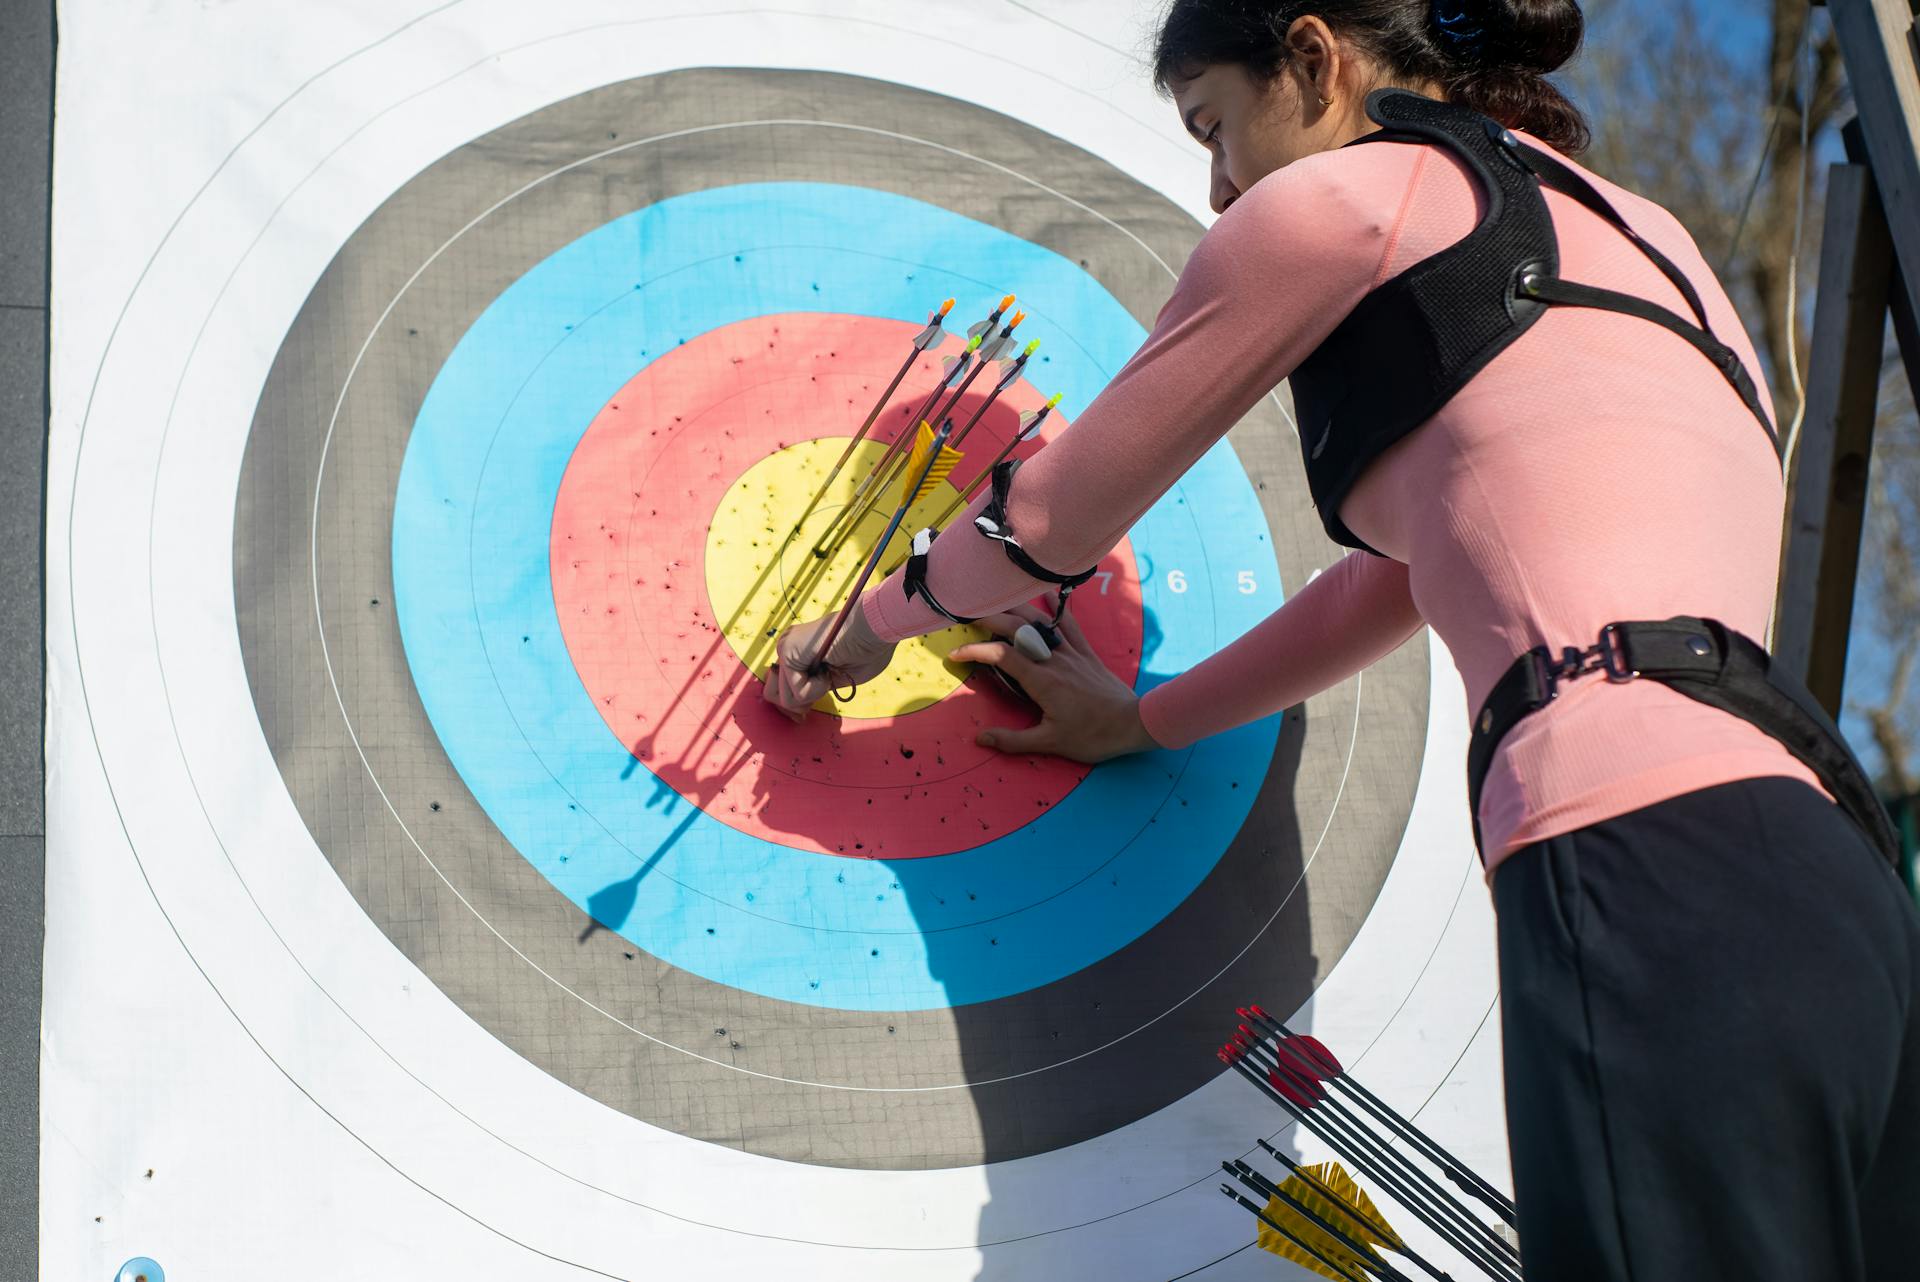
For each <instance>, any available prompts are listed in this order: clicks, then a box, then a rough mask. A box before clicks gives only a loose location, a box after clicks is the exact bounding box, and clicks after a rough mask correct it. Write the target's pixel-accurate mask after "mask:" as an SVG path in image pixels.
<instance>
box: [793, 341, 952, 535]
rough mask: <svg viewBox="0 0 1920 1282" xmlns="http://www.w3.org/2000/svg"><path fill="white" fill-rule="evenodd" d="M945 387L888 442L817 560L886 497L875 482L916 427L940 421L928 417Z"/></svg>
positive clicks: (830, 531) (836, 521) (837, 520)
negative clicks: (881, 498)
mask: <svg viewBox="0 0 1920 1282" xmlns="http://www.w3.org/2000/svg"><path fill="white" fill-rule="evenodd" d="M973 372H974V373H975V374H977V373H979V371H978V370H977V369H976V370H974V371H973ZM968 377H969V378H971V377H972V375H971V374H969V375H968ZM946 386H947V383H946V380H942V381H941V382H940V383H939V384H937V385H936V386H935V387H934V389H933V391H932V392H930V393H928V395H927V399H926V400H925V401H923V402H922V403H921V405H920V408H919V410H918V411H917V412H916V413H915V414H914V415H913V417H912V418H910V419H908V420H907V427H906V430H905V431H902V432H898V433H896V434H895V435H894V438H893V439H892V440H891V441H889V442H887V448H886V452H885V453H883V454H881V456H880V457H879V458H878V459H876V460H875V461H874V464H873V467H872V469H871V470H870V471H868V473H867V474H866V476H865V477H863V478H862V479H861V481H860V484H859V485H858V486H857V487H855V489H854V491H853V497H852V498H851V499H849V500H847V505H846V507H844V508H842V509H840V513H839V515H838V516H836V517H835V518H834V521H833V524H831V525H829V526H828V527H827V529H826V532H825V533H823V534H822V535H821V536H820V537H819V538H818V539H817V540H815V542H814V545H813V554H814V555H815V556H821V557H825V556H832V555H833V550H834V549H835V548H838V547H839V546H840V544H841V542H842V541H843V540H844V539H845V538H846V536H847V533H848V532H849V530H851V528H852V526H853V525H854V524H855V523H857V522H858V521H859V519H860V518H861V517H863V516H865V515H866V513H867V508H868V507H869V506H871V500H873V499H875V498H878V497H879V496H880V495H881V494H884V493H886V485H885V483H884V482H883V483H881V484H880V485H878V486H876V485H875V484H874V481H875V479H876V478H878V477H879V476H880V475H881V473H882V470H883V469H886V468H887V467H888V465H889V464H891V463H892V462H893V460H894V458H895V457H896V456H898V455H899V453H900V451H901V447H902V445H903V443H905V442H906V441H908V440H909V438H910V437H911V436H912V435H913V428H914V425H915V424H918V423H921V422H936V421H938V420H937V419H930V418H928V417H927V414H928V411H930V410H931V409H932V408H933V404H934V402H935V401H937V400H939V399H940V393H941V392H942V391H943V390H945V388H946ZM888 475H889V477H890V476H891V473H890V472H889V473H888ZM842 526H846V527H847V529H842V528H841V527H842Z"/></svg>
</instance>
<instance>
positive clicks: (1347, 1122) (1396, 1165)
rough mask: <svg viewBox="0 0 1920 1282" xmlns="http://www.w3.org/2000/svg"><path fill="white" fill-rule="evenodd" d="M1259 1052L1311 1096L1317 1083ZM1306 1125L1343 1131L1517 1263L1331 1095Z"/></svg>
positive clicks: (1486, 1245)
mask: <svg viewBox="0 0 1920 1282" xmlns="http://www.w3.org/2000/svg"><path fill="white" fill-rule="evenodd" d="M1259 1052H1264V1053H1265V1054H1266V1055H1267V1056H1268V1057H1270V1061H1271V1062H1269V1063H1266V1064H1264V1065H1263V1066H1264V1067H1266V1068H1268V1069H1270V1070H1271V1071H1273V1072H1276V1073H1278V1074H1280V1076H1281V1077H1282V1078H1284V1079H1285V1080H1286V1081H1287V1082H1288V1084H1289V1085H1291V1086H1292V1087H1293V1088H1294V1089H1295V1090H1296V1091H1301V1092H1304V1093H1306V1094H1307V1095H1308V1097H1309V1098H1311V1097H1312V1093H1313V1090H1314V1088H1315V1087H1316V1086H1317V1085H1318V1083H1316V1082H1314V1081H1313V1080H1312V1079H1310V1078H1309V1077H1307V1076H1306V1075H1305V1074H1304V1073H1302V1072H1301V1071H1300V1070H1299V1069H1298V1068H1297V1067H1296V1066H1295V1065H1293V1064H1292V1063H1291V1062H1288V1061H1284V1060H1282V1059H1281V1057H1280V1055H1279V1054H1278V1053H1277V1052H1276V1051H1274V1050H1273V1048H1271V1047H1269V1046H1268V1045H1267V1044H1266V1043H1265V1042H1260V1043H1257V1046H1256V1053H1259ZM1323 1094H1324V1092H1323ZM1304 1124H1305V1125H1306V1126H1307V1127H1308V1128H1309V1129H1311V1130H1314V1131H1315V1132H1317V1133H1318V1134H1320V1135H1321V1136H1322V1137H1326V1136H1327V1135H1328V1134H1329V1132H1330V1131H1332V1130H1336V1129H1337V1130H1339V1131H1341V1132H1343V1133H1344V1134H1346V1135H1347V1136H1348V1137H1349V1141H1350V1142H1352V1143H1355V1144H1358V1145H1360V1146H1362V1147H1364V1148H1366V1149H1367V1150H1368V1151H1369V1152H1370V1153H1371V1154H1373V1156H1374V1159H1375V1161H1376V1163H1377V1164H1378V1165H1379V1166H1385V1167H1388V1168H1391V1169H1392V1170H1393V1172H1394V1173H1395V1174H1396V1175H1397V1176H1398V1177H1399V1178H1400V1179H1401V1180H1402V1181H1404V1182H1407V1183H1409V1184H1411V1185H1412V1186H1413V1187H1414V1188H1416V1189H1417V1190H1419V1191H1420V1193H1421V1194H1422V1195H1423V1196H1424V1197H1425V1198H1426V1200H1427V1201H1428V1203H1429V1204H1430V1205H1432V1206H1433V1207H1434V1208H1435V1210H1436V1211H1438V1212H1440V1213H1443V1214H1446V1215H1448V1216H1450V1217H1451V1218H1452V1219H1453V1221H1454V1222H1455V1224H1456V1226H1457V1227H1458V1228H1459V1229H1460V1230H1461V1231H1462V1232H1463V1233H1467V1234H1469V1235H1471V1236H1472V1237H1473V1238H1474V1240H1475V1241H1477V1242H1481V1243H1482V1246H1483V1249H1490V1250H1491V1252H1492V1254H1494V1255H1495V1256H1499V1257H1510V1258H1513V1259H1515V1260H1516V1261H1517V1258H1518V1257H1517V1255H1515V1253H1514V1251H1513V1248H1512V1247H1511V1246H1510V1245H1509V1244H1508V1243H1507V1242H1505V1241H1504V1240H1502V1239H1501V1238H1499V1237H1498V1236H1496V1235H1495V1234H1494V1232H1493V1231H1492V1230H1491V1229H1489V1228H1488V1227H1487V1226H1486V1225H1485V1224H1484V1223H1482V1222H1481V1221H1480V1220H1479V1219H1478V1218H1477V1217H1476V1216H1474V1214H1473V1213H1472V1212H1471V1211H1469V1210H1468V1209H1467V1207H1466V1206H1465V1205H1464V1204H1462V1203H1461V1202H1460V1200H1459V1199H1458V1198H1456V1197H1454V1196H1453V1194H1451V1193H1450V1192H1448V1191H1447V1190H1446V1189H1445V1188H1443V1187H1442V1186H1441V1185H1440V1184H1439V1183H1438V1182H1437V1181H1436V1180H1435V1179H1434V1178H1433V1177H1432V1176H1431V1175H1428V1174H1427V1172H1426V1171H1425V1170H1423V1169H1422V1168H1420V1167H1418V1166H1416V1165H1414V1164H1413V1162H1412V1160H1411V1159H1409V1158H1408V1157H1407V1156H1406V1155H1405V1154H1403V1153H1401V1152H1400V1151H1399V1150H1397V1149H1395V1148H1393V1147H1392V1146H1391V1145H1389V1144H1384V1143H1382V1142H1380V1140H1379V1139H1378V1138H1377V1137H1376V1136H1375V1135H1374V1134H1373V1132H1371V1131H1370V1130H1368V1129H1367V1127H1366V1126H1365V1125H1364V1124H1363V1123H1362V1122H1361V1121H1360V1120H1359V1119H1358V1118H1356V1117H1354V1116H1353V1114H1352V1113H1350V1112H1348V1111H1347V1109H1346V1108H1345V1106H1344V1105H1342V1104H1341V1103H1340V1102H1339V1101H1338V1100H1335V1099H1333V1098H1332V1097H1331V1096H1326V1097H1325V1098H1322V1099H1320V1100H1319V1101H1318V1102H1316V1103H1315V1104H1314V1105H1313V1106H1312V1108H1310V1109H1309V1110H1307V1118H1306V1119H1305V1122H1304Z"/></svg>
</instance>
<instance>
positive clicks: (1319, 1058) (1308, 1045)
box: [1239, 1006, 1519, 1228]
mask: <svg viewBox="0 0 1920 1282" xmlns="http://www.w3.org/2000/svg"><path fill="white" fill-rule="evenodd" d="M1239 1014H1240V1017H1241V1018H1242V1019H1251V1020H1253V1021H1255V1022H1256V1023H1258V1024H1260V1025H1261V1026H1262V1027H1264V1028H1265V1029H1266V1030H1267V1031H1268V1032H1269V1033H1270V1034H1272V1035H1273V1036H1274V1037H1275V1038H1283V1039H1285V1044H1286V1045H1289V1046H1293V1047H1296V1048H1297V1049H1298V1050H1299V1052H1300V1053H1299V1054H1298V1055H1296V1056H1295V1058H1296V1059H1298V1060H1300V1061H1301V1062H1302V1063H1303V1064H1306V1065H1310V1066H1311V1067H1313V1068H1314V1069H1316V1070H1318V1072H1317V1074H1316V1075H1317V1076H1319V1077H1320V1080H1322V1081H1325V1082H1329V1083H1331V1084H1333V1085H1335V1086H1338V1087H1340V1088H1341V1090H1342V1091H1344V1092H1346V1093H1347V1095H1348V1096H1349V1097H1350V1098H1351V1099H1353V1100H1354V1101H1355V1102H1356V1103H1358V1104H1359V1105H1360V1106H1361V1107H1362V1108H1364V1109H1366V1110H1367V1112H1369V1113H1371V1114H1373V1115H1374V1116H1375V1117H1376V1118H1378V1119H1379V1120H1380V1121H1381V1122H1382V1123H1383V1124H1384V1125H1385V1126H1386V1127H1387V1129H1388V1130H1391V1131H1392V1132H1393V1133H1394V1134H1395V1135H1398V1136H1399V1137H1400V1138H1401V1139H1403V1140H1405V1141H1406V1142H1407V1143H1409V1144H1411V1145H1413V1146H1414V1147H1415V1148H1416V1149H1418V1150H1420V1154H1421V1156H1423V1157H1425V1158H1426V1159H1427V1160H1428V1161H1430V1162H1432V1163H1433V1164H1434V1165H1435V1166H1437V1167H1439V1168H1440V1170H1441V1173H1442V1174H1444V1175H1445V1176H1446V1177H1447V1178H1448V1179H1450V1180H1452V1181H1453V1182H1454V1183H1455V1184H1458V1185H1459V1186H1460V1187H1461V1188H1463V1189H1465V1190H1466V1191H1467V1192H1468V1193H1469V1194H1471V1195H1473V1196H1474V1197H1476V1198H1478V1199H1480V1200H1481V1201H1482V1202H1485V1203H1486V1204H1487V1206H1488V1207H1490V1208H1491V1209H1492V1210H1493V1211H1494V1213H1495V1214H1497V1215H1498V1216H1499V1217H1500V1218H1501V1219H1503V1220H1505V1221H1506V1222H1507V1223H1508V1224H1509V1225H1512V1226H1513V1227H1515V1228H1518V1227H1519V1220H1518V1218H1517V1216H1516V1213H1515V1211H1514V1206H1513V1200H1512V1199H1511V1198H1509V1197H1507V1196H1506V1194H1504V1193H1502V1192H1501V1191H1500V1190H1499V1189H1497V1188H1495V1187H1493V1185H1491V1184H1489V1183H1487V1182H1486V1181H1485V1180H1483V1179H1481V1178H1480V1177H1479V1176H1478V1175H1476V1174H1474V1172H1473V1171H1472V1170H1471V1169H1470V1168H1469V1167H1468V1166H1467V1164H1466V1163H1465V1162H1462V1161H1461V1160H1460V1159H1459V1158H1457V1157H1455V1156H1454V1155H1453V1154H1451V1153H1449V1152H1447V1150H1445V1149H1444V1148H1441V1147H1440V1146H1439V1145H1438V1144H1436V1143H1434V1141H1433V1140H1432V1139H1430V1138H1429V1137H1428V1136H1427V1134H1426V1133H1425V1132H1424V1131H1422V1130H1420V1129H1419V1128H1418V1127H1416V1126H1415V1125H1414V1124H1413V1123H1412V1122H1409V1121H1408V1120H1407V1119H1406V1118H1404V1117H1402V1116H1400V1114H1398V1113H1396V1112H1394V1111H1393V1109H1391V1108H1390V1107H1388V1106H1387V1103H1386V1101H1385V1100H1382V1099H1381V1098H1380V1097H1379V1096H1377V1095H1375V1094H1374V1093H1373V1092H1372V1091H1370V1090H1368V1089H1367V1088H1366V1087H1364V1086H1362V1085H1361V1084H1360V1083H1359V1082H1358V1081H1356V1080H1354V1079H1353V1078H1351V1077H1348V1076H1347V1075H1346V1070H1345V1069H1344V1068H1342V1067H1341V1066H1340V1061H1339V1060H1337V1059H1335V1058H1334V1056H1333V1052H1332V1051H1330V1050H1328V1049H1327V1048H1326V1046H1325V1045H1324V1044H1323V1043H1321V1041H1320V1040H1319V1039H1318V1038H1316V1037H1313V1036H1312V1035H1310V1034H1307V1033H1296V1032H1294V1031H1293V1030H1292V1029H1290V1028H1288V1027H1287V1026H1286V1025H1285V1024H1283V1023H1281V1022H1280V1021H1279V1020H1277V1019H1275V1018H1274V1017H1273V1016H1271V1015H1269V1014H1267V1012H1266V1011H1265V1010H1264V1009H1262V1008H1261V1007H1259V1006H1247V1007H1242V1008H1241V1009H1240V1011H1239Z"/></svg>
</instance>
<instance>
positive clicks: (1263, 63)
mask: <svg viewBox="0 0 1920 1282" xmlns="http://www.w3.org/2000/svg"><path fill="white" fill-rule="evenodd" d="M1307 14H1317V15H1318V16H1319V17H1320V18H1321V19H1322V20H1324V21H1325V22H1326V24H1327V25H1328V26H1329V27H1331V28H1333V29H1334V30H1335V31H1336V32H1338V33H1339V34H1340V35H1341V36H1342V37H1344V38H1346V39H1348V40H1351V41H1352V42H1353V43H1354V44H1355V45H1357V46H1358V47H1359V48H1360V49H1361V50H1362V51H1363V52H1364V53H1366V54H1367V55H1368V56H1369V57H1371V58H1372V59H1373V60H1374V61H1375V62H1377V63H1379V64H1380V66H1381V67H1382V68H1383V69H1384V70H1385V71H1386V72H1387V74H1388V75H1389V76H1390V77H1391V78H1393V79H1395V80H1409V81H1413V80H1432V81H1436V82H1437V83H1439V84H1440V85H1441V87H1442V88H1443V89H1445V91H1446V95H1447V98H1448V100H1449V101H1451V102H1457V103H1459V104H1461V105H1462V106H1465V107H1471V108H1473V109H1474V110H1475V111H1478V112H1481V113H1483V114H1485V115H1488V116H1492V117H1493V118H1494V119H1495V120H1498V121H1499V122H1500V123H1501V124H1503V125H1506V126H1508V127H1509V128H1513V129H1524V130H1526V131H1527V132H1528V133H1530V134H1532V135H1534V136H1535V137H1536V138H1539V139H1540V140H1541V141H1542V142H1544V143H1546V144H1547V145H1548V146H1551V147H1555V148H1557V149H1559V150H1560V151H1563V152H1575V151H1579V150H1581V149H1582V148H1584V147H1585V146H1586V145H1587V142H1588V139H1589V133H1588V130H1587V122H1586V119H1585V118H1584V117H1583V116H1582V115H1581V114H1580V109H1579V108H1577V107H1575V106H1574V105H1573V104H1572V103H1571V102H1569V101H1567V98H1566V96H1565V95H1564V94H1562V93H1561V92H1560V91H1559V90H1558V89H1556V88H1555V87H1554V86H1553V85H1552V84H1550V83H1549V82H1548V81H1547V79H1546V75H1547V73H1548V72H1550V71H1553V70H1554V69H1555V68H1557V67H1559V66H1560V65H1561V64H1562V63H1564V62H1566V60H1567V59H1569V58H1571V57H1572V56H1573V55H1574V52H1575V50H1577V49H1579V47H1580V37H1581V34H1582V33H1583V31H1584V30H1585V26H1586V23H1585V20H1584V19H1583V18H1582V17H1581V15H1580V5H1579V3H1578V0H1270V2H1268V3H1260V2H1259V0H1173V3H1172V5H1171V6H1170V7H1169V8H1168V10H1167V13H1166V17H1165V18H1163V19H1162V20H1161V23H1160V35H1159V38H1158V39H1157V40H1156V41H1155V42H1154V51H1153V80H1154V84H1155V85H1156V86H1158V87H1159V88H1160V90H1161V91H1162V92H1166V91H1167V90H1168V89H1169V88H1170V87H1171V86H1172V84H1173V83H1174V82H1176V81H1180V80H1187V79H1191V78H1192V77H1194V76H1196V75H1198V74H1200V72H1201V71H1203V70H1204V69H1205V68H1207V67H1208V66H1211V65H1214V64H1216V63H1239V64H1241V65H1242V66H1244V67H1246V69H1247V71H1248V73H1249V74H1251V75H1252V76H1253V77H1254V78H1255V79H1256V80H1260V81H1268V80H1272V79H1273V78H1274V77H1275V76H1276V75H1278V74H1279V71H1280V68H1281V66H1282V64H1284V63H1285V62H1286V60H1287V47H1286V34H1287V29H1288V28H1289V27H1291V26H1292V25H1293V22H1294V20H1295V19H1296V18H1300V17H1304V16H1306V15H1307Z"/></svg>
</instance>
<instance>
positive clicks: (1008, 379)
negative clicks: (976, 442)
mask: <svg viewBox="0 0 1920 1282" xmlns="http://www.w3.org/2000/svg"><path fill="white" fill-rule="evenodd" d="M1039 350H1040V340H1039V339H1037V338H1036V339H1034V340H1033V341H1032V342H1031V343H1028V344H1027V350H1025V351H1024V352H1021V353H1020V355H1018V356H1016V357H1015V358H1014V359H1012V360H1010V361H1001V362H1000V364H1001V366H1002V367H1003V368H1004V369H1005V371H1006V372H1005V373H1003V374H1001V375H1000V381H999V382H997V383H995V384H994V385H993V390H992V391H991V392H988V393H987V399H986V400H984V401H981V402H980V408H979V409H977V410H975V411H974V412H973V417H972V418H970V419H968V420H967V425H966V426H965V427H963V428H961V429H960V430H959V431H958V432H955V433H954V434H953V447H954V448H955V449H959V448H960V447H961V446H962V445H964V444H965V443H966V440H967V433H968V432H971V431H972V430H973V425H974V424H975V423H978V422H979V421H980V420H981V419H982V418H983V417H985V415H986V412H987V411H988V410H990V409H992V408H993V405H994V402H995V401H998V400H999V399H1000V393H1002V392H1004V391H1006V390H1007V389H1008V388H1009V387H1012V386H1013V385H1014V384H1015V383H1017V382H1019V381H1020V375H1021V374H1022V373H1024V372H1025V371H1026V368H1027V362H1028V361H1030V360H1032V359H1033V354H1034V353H1035V352H1037V351H1039Z"/></svg>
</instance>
